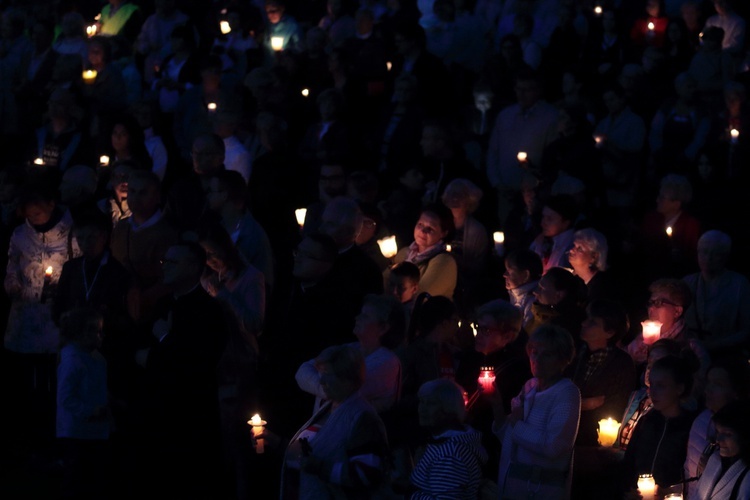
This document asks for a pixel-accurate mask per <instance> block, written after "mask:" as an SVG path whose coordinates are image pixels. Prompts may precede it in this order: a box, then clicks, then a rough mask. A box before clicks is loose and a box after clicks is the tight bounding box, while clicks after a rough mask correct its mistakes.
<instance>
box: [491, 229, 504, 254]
mask: <svg viewBox="0 0 750 500" xmlns="http://www.w3.org/2000/svg"><path fill="white" fill-rule="evenodd" d="M492 240H493V241H494V242H495V253H496V254H498V255H499V256H500V257H502V256H503V254H504V253H505V233H504V232H502V231H495V232H494V233H492Z"/></svg>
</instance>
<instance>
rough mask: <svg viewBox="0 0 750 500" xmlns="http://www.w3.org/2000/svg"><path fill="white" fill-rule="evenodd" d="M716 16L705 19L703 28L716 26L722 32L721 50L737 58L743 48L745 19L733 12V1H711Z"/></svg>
mask: <svg viewBox="0 0 750 500" xmlns="http://www.w3.org/2000/svg"><path fill="white" fill-rule="evenodd" d="M712 3H713V6H714V9H715V10H716V14H714V15H713V16H711V17H709V18H708V19H706V24H705V26H704V27H703V30H704V32H705V31H706V29H708V28H710V27H713V26H716V27H719V28H721V29H723V30H724V40H722V43H721V48H722V50H725V51H727V52H728V53H730V54H732V55H734V56H736V57H739V56H740V54H741V53H742V50H743V48H744V47H745V31H746V22H747V21H746V19H744V18H743V17H742V16H741V15H739V14H738V13H737V12H736V11H735V8H734V7H735V5H734V4H736V2H735V1H734V0H713V2H712Z"/></svg>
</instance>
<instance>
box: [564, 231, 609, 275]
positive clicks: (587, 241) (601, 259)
mask: <svg viewBox="0 0 750 500" xmlns="http://www.w3.org/2000/svg"><path fill="white" fill-rule="evenodd" d="M573 241H576V242H578V243H579V244H580V245H581V246H583V247H586V248H587V249H588V250H589V251H590V252H592V253H595V254H596V262H595V263H594V267H596V269H597V270H599V271H606V270H607V254H608V253H609V245H607V238H606V237H605V236H604V235H603V234H602V233H600V232H599V231H597V230H596V229H592V228H590V227H587V228H584V229H579V230H578V231H576V232H575V235H573Z"/></svg>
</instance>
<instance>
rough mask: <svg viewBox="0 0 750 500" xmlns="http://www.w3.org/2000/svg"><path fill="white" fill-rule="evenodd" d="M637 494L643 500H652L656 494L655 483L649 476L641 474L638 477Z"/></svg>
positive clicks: (652, 477)
mask: <svg viewBox="0 0 750 500" xmlns="http://www.w3.org/2000/svg"><path fill="white" fill-rule="evenodd" d="M638 493H640V494H641V498H643V500H654V498H655V496H654V495H655V494H656V482H654V476H652V475H651V474H641V475H640V476H638Z"/></svg>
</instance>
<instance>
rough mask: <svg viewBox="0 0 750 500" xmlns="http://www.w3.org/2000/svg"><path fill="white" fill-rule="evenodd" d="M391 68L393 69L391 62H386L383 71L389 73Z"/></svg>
mask: <svg viewBox="0 0 750 500" xmlns="http://www.w3.org/2000/svg"><path fill="white" fill-rule="evenodd" d="M391 68H393V63H392V62H391V61H388V62H387V63H385V69H387V70H388V71H390V70H391Z"/></svg>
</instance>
